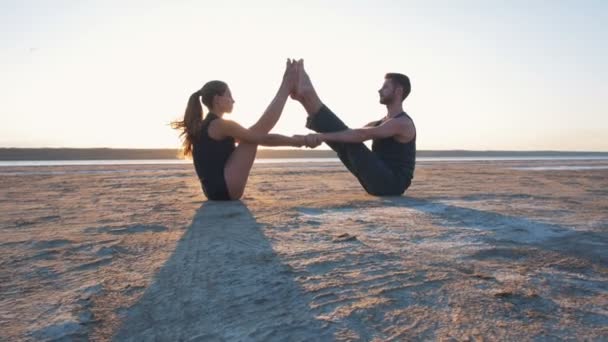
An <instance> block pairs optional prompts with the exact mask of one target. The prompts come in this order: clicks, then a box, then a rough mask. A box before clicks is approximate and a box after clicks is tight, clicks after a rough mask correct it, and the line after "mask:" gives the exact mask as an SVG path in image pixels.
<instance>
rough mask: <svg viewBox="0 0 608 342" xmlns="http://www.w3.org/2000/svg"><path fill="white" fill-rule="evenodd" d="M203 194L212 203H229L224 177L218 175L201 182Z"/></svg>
mask: <svg viewBox="0 0 608 342" xmlns="http://www.w3.org/2000/svg"><path fill="white" fill-rule="evenodd" d="M201 186H202V188H203V192H204V193H205V196H207V199H210V200H212V201H230V200H231V198H230V194H229V193H228V186H227V185H226V180H225V179H224V175H221V176H220V175H218V176H216V177H210V178H207V179H205V180H204V181H202V182H201Z"/></svg>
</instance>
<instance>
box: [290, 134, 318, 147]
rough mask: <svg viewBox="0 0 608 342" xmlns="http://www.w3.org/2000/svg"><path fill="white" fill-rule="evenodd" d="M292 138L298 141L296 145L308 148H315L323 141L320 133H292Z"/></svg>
mask: <svg viewBox="0 0 608 342" xmlns="http://www.w3.org/2000/svg"><path fill="white" fill-rule="evenodd" d="M293 138H294V139H296V141H298V145H300V146H306V147H309V148H315V147H317V146H319V145H321V143H323V139H322V136H321V134H315V133H312V134H308V135H294V136H293Z"/></svg>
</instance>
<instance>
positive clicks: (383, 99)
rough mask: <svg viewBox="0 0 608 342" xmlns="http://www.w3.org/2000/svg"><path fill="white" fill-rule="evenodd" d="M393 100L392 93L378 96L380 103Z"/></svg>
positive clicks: (387, 102) (384, 103)
mask: <svg viewBox="0 0 608 342" xmlns="http://www.w3.org/2000/svg"><path fill="white" fill-rule="evenodd" d="M391 102H393V95H392V94H391V95H386V96H380V103H381V104H383V105H386V104H389V103H391Z"/></svg>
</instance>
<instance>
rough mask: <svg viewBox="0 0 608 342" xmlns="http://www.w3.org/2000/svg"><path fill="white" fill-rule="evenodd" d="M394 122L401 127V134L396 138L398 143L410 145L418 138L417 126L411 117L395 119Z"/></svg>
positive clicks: (404, 116)
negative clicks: (409, 143)
mask: <svg viewBox="0 0 608 342" xmlns="http://www.w3.org/2000/svg"><path fill="white" fill-rule="evenodd" d="M392 121H395V123H396V124H397V125H399V132H400V133H399V134H397V135H396V136H395V139H396V140H397V141H399V142H401V143H408V142H410V141H411V140H412V139H414V138H415V137H416V126H415V125H414V121H413V120H412V118H411V117H410V116H409V115H403V116H400V117H398V118H394V119H392Z"/></svg>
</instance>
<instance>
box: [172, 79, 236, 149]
mask: <svg viewBox="0 0 608 342" xmlns="http://www.w3.org/2000/svg"><path fill="white" fill-rule="evenodd" d="M227 89H228V85H227V84H226V83H225V82H222V81H209V82H207V83H205V85H204V86H203V87H202V88H201V89H200V90H197V91H195V92H194V93H192V95H190V98H189V99H188V105H187V106H186V111H185V112H184V119H183V120H181V121H173V122H172V123H171V127H172V128H174V129H179V130H181V131H182V132H181V133H180V135H179V136H180V138H182V139H183V142H182V155H183V156H189V155H191V154H192V144H193V143H194V141H196V140H197V139H198V137H199V134H200V131H201V126H202V124H203V107H202V106H201V100H202V102H203V104H204V105H205V106H206V107H207V109H211V107H213V98H214V97H215V96H216V95H220V96H221V95H224V93H226V90H227Z"/></svg>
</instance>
